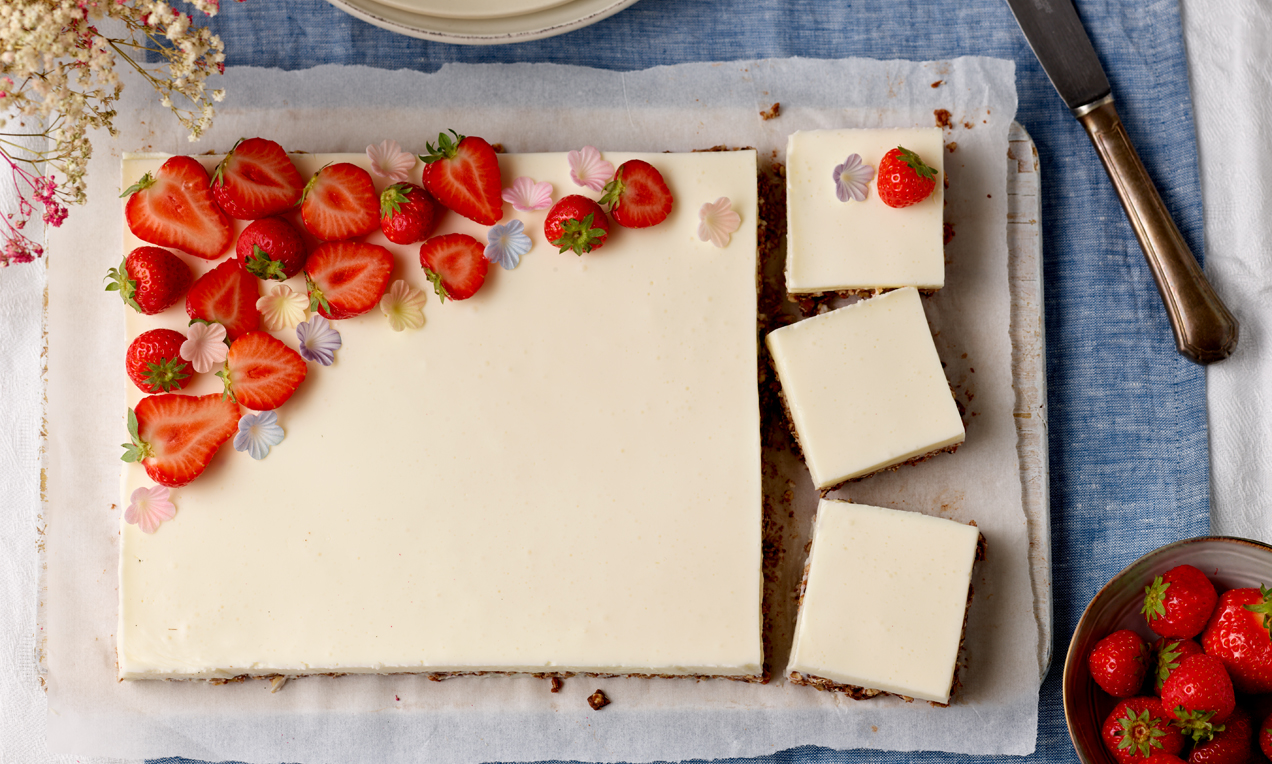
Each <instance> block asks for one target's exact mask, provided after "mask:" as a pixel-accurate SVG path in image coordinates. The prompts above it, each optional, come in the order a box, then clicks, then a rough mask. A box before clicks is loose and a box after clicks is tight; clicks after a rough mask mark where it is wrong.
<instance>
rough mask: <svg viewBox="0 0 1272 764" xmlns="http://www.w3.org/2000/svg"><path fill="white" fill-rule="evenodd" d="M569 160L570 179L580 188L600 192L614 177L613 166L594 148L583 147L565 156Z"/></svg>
mask: <svg viewBox="0 0 1272 764" xmlns="http://www.w3.org/2000/svg"><path fill="white" fill-rule="evenodd" d="M566 158H567V159H569V160H570V178H571V179H572V180H573V181H574V182H575V183H577V184H578V185H580V186H584V187H586V188H590V189H592V190H593V191H600V190H601V189H602V188H605V184H606V183H607V182H609V179H610V178H612V177H614V165H613V164H611V163H609V162H607V161H605V160H604V159H602V158H601V152H600V151H598V150H597V149H596V147H595V146H584V147H583V148H582V149H580V150H579V151H571V152H570V153H569V154H566Z"/></svg>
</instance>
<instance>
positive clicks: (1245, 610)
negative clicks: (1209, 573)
mask: <svg viewBox="0 0 1272 764" xmlns="http://www.w3.org/2000/svg"><path fill="white" fill-rule="evenodd" d="M1270 614H1272V590H1269V589H1268V588H1267V587H1266V586H1261V587H1259V588H1258V589H1229V590H1228V591H1226V592H1224V593H1223V594H1221V595H1219V604H1218V605H1217V606H1216V607H1215V612H1214V614H1212V615H1211V616H1210V623H1208V624H1206V630H1205V631H1203V632H1202V633H1201V648H1202V649H1203V650H1205V651H1206V652H1207V653H1208V654H1210V655H1214V656H1217V657H1218V658H1219V659H1220V660H1222V661H1223V665H1224V667H1225V668H1227V669H1228V675H1229V676H1231V677H1232V684H1233V685H1234V686H1235V687H1236V688H1237V689H1238V690H1239V691H1241V692H1243V693H1249V694H1256V693H1261V692H1272V636H1269V632H1268V627H1269V621H1272V615H1270Z"/></svg>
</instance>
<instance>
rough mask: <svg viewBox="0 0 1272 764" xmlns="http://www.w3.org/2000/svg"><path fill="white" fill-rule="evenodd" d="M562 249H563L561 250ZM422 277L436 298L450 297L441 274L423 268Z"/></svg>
mask: <svg viewBox="0 0 1272 764" xmlns="http://www.w3.org/2000/svg"><path fill="white" fill-rule="evenodd" d="M562 251H564V250H562ZM424 277H425V278H427V279H428V280H429V281H430V282H432V284H433V291H434V292H437V299H439V300H441V301H442V302H446V298H447V297H450V292H448V291H446V284H444V283H442V275H441V274H440V273H437V272H435V271H432V270H429V269H428V268H425V269H424Z"/></svg>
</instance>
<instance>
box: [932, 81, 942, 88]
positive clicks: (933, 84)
mask: <svg viewBox="0 0 1272 764" xmlns="http://www.w3.org/2000/svg"><path fill="white" fill-rule="evenodd" d="M944 84H945V80H937V81H936V82H933V83H932V87H934V88H939V87H940V86H942V85H944Z"/></svg>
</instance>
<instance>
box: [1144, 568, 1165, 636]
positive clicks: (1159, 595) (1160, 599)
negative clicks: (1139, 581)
mask: <svg viewBox="0 0 1272 764" xmlns="http://www.w3.org/2000/svg"><path fill="white" fill-rule="evenodd" d="M1169 588H1170V584H1168V583H1166V582H1165V581H1164V580H1162V577H1161V576H1157V577H1156V578H1154V579H1153V583H1151V584H1149V585H1148V586H1145V587H1144V607H1143V608H1141V609H1140V612H1141V613H1143V614H1144V617H1145V618H1146V619H1148V622H1149V624H1152V622H1153V621H1155V620H1157V619H1158V618H1163V617H1165V615H1166V590H1167V589H1169Z"/></svg>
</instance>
